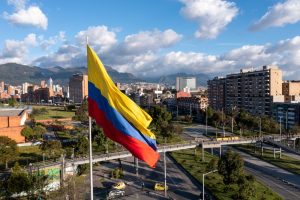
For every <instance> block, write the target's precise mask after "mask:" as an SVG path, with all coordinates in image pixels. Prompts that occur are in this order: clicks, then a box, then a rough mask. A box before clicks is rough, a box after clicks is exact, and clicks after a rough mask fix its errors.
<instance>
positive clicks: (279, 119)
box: [279, 116, 282, 143]
mask: <svg viewBox="0 0 300 200" xmlns="http://www.w3.org/2000/svg"><path fill="white" fill-rule="evenodd" d="M279 134H280V143H281V140H282V138H281V116H280V117H279Z"/></svg>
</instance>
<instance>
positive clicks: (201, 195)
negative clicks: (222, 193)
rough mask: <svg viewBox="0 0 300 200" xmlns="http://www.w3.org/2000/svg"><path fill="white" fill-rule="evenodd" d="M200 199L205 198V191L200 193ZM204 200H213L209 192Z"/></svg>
mask: <svg viewBox="0 0 300 200" xmlns="http://www.w3.org/2000/svg"><path fill="white" fill-rule="evenodd" d="M200 199H201V200H203V193H202V192H201V194H200ZM204 200H211V198H210V196H209V194H204Z"/></svg>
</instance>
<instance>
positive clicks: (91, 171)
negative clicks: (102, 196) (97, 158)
mask: <svg viewBox="0 0 300 200" xmlns="http://www.w3.org/2000/svg"><path fill="white" fill-rule="evenodd" d="M89 143H90V145H89V146H90V185H91V200H93V198H94V191H93V188H94V187H93V155H92V154H93V152H92V118H91V117H89Z"/></svg>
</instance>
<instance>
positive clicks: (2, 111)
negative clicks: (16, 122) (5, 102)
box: [0, 108, 24, 117]
mask: <svg viewBox="0 0 300 200" xmlns="http://www.w3.org/2000/svg"><path fill="white" fill-rule="evenodd" d="M23 111H24V109H16V108H0V117H11V116H19V115H20V114H21V113H22V112H23Z"/></svg>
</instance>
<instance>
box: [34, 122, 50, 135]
mask: <svg viewBox="0 0 300 200" xmlns="http://www.w3.org/2000/svg"><path fill="white" fill-rule="evenodd" d="M46 131H47V130H46V128H45V127H43V126H41V125H37V126H35V127H33V132H34V137H35V138H41V137H42V135H43V134H45V133H46Z"/></svg>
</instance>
